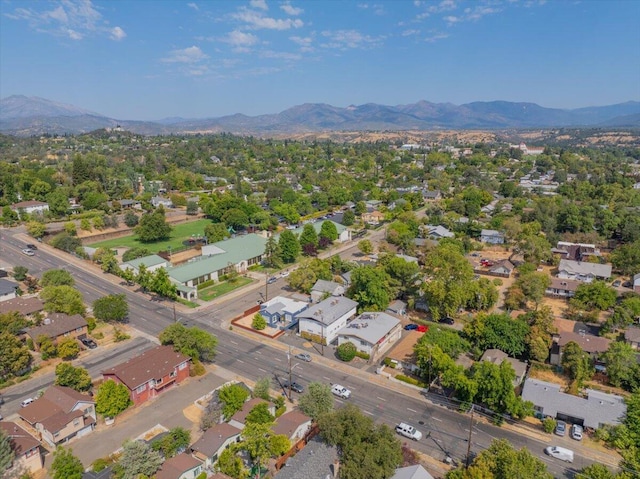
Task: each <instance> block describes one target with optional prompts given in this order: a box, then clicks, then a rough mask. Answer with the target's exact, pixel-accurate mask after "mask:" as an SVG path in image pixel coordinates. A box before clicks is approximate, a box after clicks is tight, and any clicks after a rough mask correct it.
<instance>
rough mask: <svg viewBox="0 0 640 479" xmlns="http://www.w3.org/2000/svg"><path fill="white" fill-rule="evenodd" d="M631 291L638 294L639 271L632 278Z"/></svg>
mask: <svg viewBox="0 0 640 479" xmlns="http://www.w3.org/2000/svg"><path fill="white" fill-rule="evenodd" d="M631 286H633V292H634V293H638V294H640V273H638V274H636V275H634V276H633V278H632V284H631Z"/></svg>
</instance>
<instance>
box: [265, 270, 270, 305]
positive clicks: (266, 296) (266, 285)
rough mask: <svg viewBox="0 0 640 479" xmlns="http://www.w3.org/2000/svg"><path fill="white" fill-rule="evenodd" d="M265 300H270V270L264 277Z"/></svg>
mask: <svg viewBox="0 0 640 479" xmlns="http://www.w3.org/2000/svg"><path fill="white" fill-rule="evenodd" d="M264 300H265V302H267V301H269V272H268V271H267V272H266V273H265V277H264Z"/></svg>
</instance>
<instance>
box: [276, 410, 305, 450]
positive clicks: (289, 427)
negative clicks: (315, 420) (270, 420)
mask: <svg viewBox="0 0 640 479" xmlns="http://www.w3.org/2000/svg"><path fill="white" fill-rule="evenodd" d="M309 429H311V418H310V417H309V416H307V415H306V414H302V413H301V412H300V411H289V412H287V413H285V414H283V415H282V416H280V417H279V418H278V419H276V423H275V424H274V425H273V428H272V430H273V432H274V433H275V434H278V435H280V434H282V435H284V436H287V437H288V438H289V440H290V441H291V442H292V443H295V442H298V441H299V440H300V439H302V438H303V437H304V436H305V434H306V433H307V432H308V431H309Z"/></svg>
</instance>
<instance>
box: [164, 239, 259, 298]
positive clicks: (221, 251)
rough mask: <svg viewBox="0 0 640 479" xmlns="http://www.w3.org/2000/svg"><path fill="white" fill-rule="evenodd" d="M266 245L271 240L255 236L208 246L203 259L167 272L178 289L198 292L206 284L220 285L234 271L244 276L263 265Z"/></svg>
mask: <svg viewBox="0 0 640 479" xmlns="http://www.w3.org/2000/svg"><path fill="white" fill-rule="evenodd" d="M266 245H267V238H265V237H263V236H260V235H257V234H253V233H252V234H248V235H242V236H236V237H234V238H228V239H226V240H222V241H218V242H216V243H212V244H210V245H206V246H204V247H203V248H202V256H200V257H199V258H194V259H193V260H191V261H189V262H188V263H185V264H182V265H180V266H174V267H173V268H168V270H167V272H168V273H169V277H170V278H171V280H172V281H173V282H174V283H175V284H176V285H182V286H184V287H188V288H195V287H196V286H198V285H199V284H201V283H204V282H205V281H210V280H213V281H219V280H220V277H221V276H223V275H225V274H227V273H229V272H231V271H234V270H235V271H237V272H238V273H244V272H245V271H247V269H249V267H250V266H252V265H254V264H260V262H261V261H262V257H263V255H264V250H265V247H266Z"/></svg>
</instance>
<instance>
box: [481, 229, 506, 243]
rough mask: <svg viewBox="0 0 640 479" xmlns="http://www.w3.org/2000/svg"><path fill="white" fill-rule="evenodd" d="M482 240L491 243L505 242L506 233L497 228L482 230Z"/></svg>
mask: <svg viewBox="0 0 640 479" xmlns="http://www.w3.org/2000/svg"><path fill="white" fill-rule="evenodd" d="M480 241H481V242H483V243H489V244H504V234H503V233H501V232H500V231H496V230H481V231H480Z"/></svg>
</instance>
